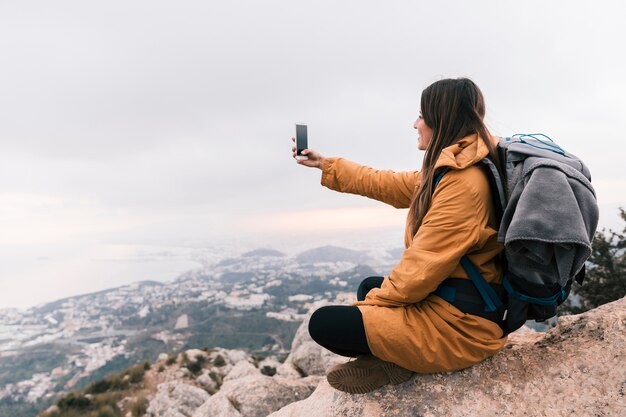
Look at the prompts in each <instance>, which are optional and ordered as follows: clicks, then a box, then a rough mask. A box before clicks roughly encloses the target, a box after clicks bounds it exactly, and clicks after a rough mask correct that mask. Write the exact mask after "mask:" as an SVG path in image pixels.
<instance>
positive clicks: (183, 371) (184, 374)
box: [175, 368, 191, 379]
mask: <svg viewBox="0 0 626 417" xmlns="http://www.w3.org/2000/svg"><path fill="white" fill-rule="evenodd" d="M175 375H176V378H177V379H183V378H186V377H188V376H190V375H191V372H189V369H187V368H180V369H179V370H177V371H176V373H175Z"/></svg>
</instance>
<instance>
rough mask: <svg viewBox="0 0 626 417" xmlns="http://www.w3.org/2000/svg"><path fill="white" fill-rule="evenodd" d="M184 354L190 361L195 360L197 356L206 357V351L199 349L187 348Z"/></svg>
mask: <svg viewBox="0 0 626 417" xmlns="http://www.w3.org/2000/svg"><path fill="white" fill-rule="evenodd" d="M185 354H186V355H187V357H188V358H189V360H190V361H195V360H196V358H197V357H198V356H200V357H203V358H206V357H208V355H207V353H206V352H205V351H203V350H200V349H189V350H186V351H185ZM166 359H167V358H166Z"/></svg>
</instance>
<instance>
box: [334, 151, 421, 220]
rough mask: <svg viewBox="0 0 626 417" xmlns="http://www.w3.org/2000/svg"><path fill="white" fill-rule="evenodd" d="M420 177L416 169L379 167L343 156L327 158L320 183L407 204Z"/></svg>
mask: <svg viewBox="0 0 626 417" xmlns="http://www.w3.org/2000/svg"><path fill="white" fill-rule="evenodd" d="M418 181H419V173H418V171H408V172H394V171H391V170H386V171H381V170H377V169H374V168H370V167H367V166H364V165H359V164H357V163H355V162H351V161H348V160H347V159H343V158H326V160H325V161H324V166H323V167H322V185H323V186H325V187H328V188H330V189H331V190H335V191H339V192H342V193H350V194H358V195H362V196H365V197H369V198H373V199H374V200H378V201H382V202H383V203H387V204H390V205H392V206H394V207H395V208H408V207H409V206H410V205H411V199H412V197H413V193H414V191H415V187H416V186H417V184H418Z"/></svg>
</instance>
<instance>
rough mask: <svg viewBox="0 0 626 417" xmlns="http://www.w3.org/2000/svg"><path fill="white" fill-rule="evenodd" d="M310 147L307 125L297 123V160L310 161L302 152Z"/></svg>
mask: <svg viewBox="0 0 626 417" xmlns="http://www.w3.org/2000/svg"><path fill="white" fill-rule="evenodd" d="M308 147H309V140H308V133H307V126H306V125H305V124H301V123H296V159H297V160H298V161H301V160H303V159H309V157H308V156H306V155H302V151H303V150H305V149H307V148H308Z"/></svg>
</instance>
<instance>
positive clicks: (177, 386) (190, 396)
mask: <svg viewBox="0 0 626 417" xmlns="http://www.w3.org/2000/svg"><path fill="white" fill-rule="evenodd" d="M208 399H209V394H208V393H207V392H206V391H204V390H203V389H200V388H198V387H194V386H192V385H188V384H183V383H181V382H177V381H170V382H164V383H162V384H159V385H158V386H157V393H156V395H155V397H154V398H153V399H152V401H150V405H149V406H148V411H147V412H146V415H147V416H149V417H181V416H183V417H187V416H190V415H191V414H193V412H194V411H195V410H196V409H197V408H198V407H200V406H201V405H202V404H204V402H205V401H206V400H208Z"/></svg>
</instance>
